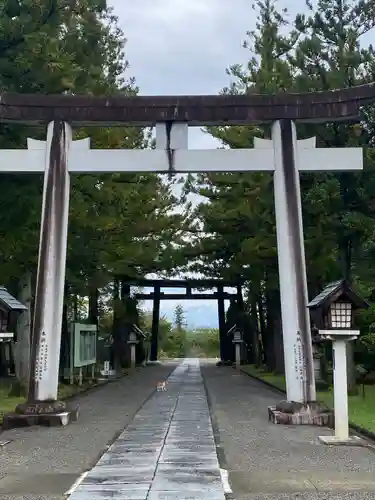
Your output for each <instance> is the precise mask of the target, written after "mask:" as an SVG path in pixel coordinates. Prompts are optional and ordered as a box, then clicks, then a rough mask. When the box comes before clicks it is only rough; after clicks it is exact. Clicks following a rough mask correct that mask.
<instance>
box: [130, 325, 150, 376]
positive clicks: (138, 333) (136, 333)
mask: <svg viewBox="0 0 375 500" xmlns="http://www.w3.org/2000/svg"><path fill="white" fill-rule="evenodd" d="M141 337H143V338H145V337H146V335H145V334H144V333H143V331H142V330H141V329H140V328H139V327H138V326H137V325H133V326H132V330H131V331H130V333H129V339H128V344H129V345H130V367H131V368H132V369H134V368H135V365H136V351H135V350H136V346H137V344H139V342H140V338H141Z"/></svg>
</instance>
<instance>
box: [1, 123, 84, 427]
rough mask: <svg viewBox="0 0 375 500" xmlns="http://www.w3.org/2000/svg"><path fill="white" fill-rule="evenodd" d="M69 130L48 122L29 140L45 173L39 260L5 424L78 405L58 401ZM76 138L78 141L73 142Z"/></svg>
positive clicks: (60, 417) (59, 414)
mask: <svg viewBox="0 0 375 500" xmlns="http://www.w3.org/2000/svg"><path fill="white" fill-rule="evenodd" d="M71 139H72V133H71V128H70V126H69V125H68V124H67V123H63V122H57V121H55V122H52V123H50V124H49V126H48V133H47V142H43V141H34V140H29V142H28V146H29V150H30V149H31V150H33V149H34V150H35V149H41V148H44V149H45V173H44V188H43V204H42V218H41V229H40V243H39V261H38V271H37V284H36V294H35V304H34V321H33V331H32V345H31V363H30V365H31V366H30V385H29V393H28V399H27V402H26V403H24V404H20V405H18V406H17V408H16V410H15V412H14V413H11V414H8V415H6V416H5V418H4V425H5V427H8V428H9V427H14V426H18V425H35V424H42V425H43V424H44V425H66V424H68V423H69V421H71V420H75V419H76V418H77V415H78V410H77V408H68V407H67V404H66V403H65V402H62V401H58V377H59V359H60V343H61V327H62V312H63V302H64V285H65V267H66V249H67V231H68V212H69V190H70V187H69V173H68V165H67V163H68V155H69V148H70V145H71ZM77 142H79V141H77Z"/></svg>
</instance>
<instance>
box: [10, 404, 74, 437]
mask: <svg viewBox="0 0 375 500" xmlns="http://www.w3.org/2000/svg"><path fill="white" fill-rule="evenodd" d="M78 414H79V409H78V405H73V404H69V403H67V402H65V401H39V402H35V403H21V404H19V405H17V407H16V409H15V411H14V412H12V413H8V414H6V415H4V418H3V425H2V428H3V430H8V429H14V428H17V427H31V426H33V425H40V426H44V427H65V426H66V425H68V424H70V423H71V422H76V421H77V419H78Z"/></svg>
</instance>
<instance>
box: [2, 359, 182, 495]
mask: <svg viewBox="0 0 375 500" xmlns="http://www.w3.org/2000/svg"><path fill="white" fill-rule="evenodd" d="M175 367H176V363H165V364H163V365H160V366H158V365H155V366H149V367H147V368H142V369H139V370H138V371H137V372H136V373H135V374H133V375H131V376H128V377H124V378H122V379H120V380H118V381H115V382H111V383H109V384H108V385H105V386H103V387H101V388H99V389H97V390H93V391H90V392H88V393H86V394H83V395H81V396H79V398H77V401H78V402H79V405H80V417H79V419H78V421H77V422H75V423H73V424H71V425H69V426H68V427H65V428H57V427H55V428H45V427H44V428H43V427H33V428H29V429H14V430H11V431H6V432H3V433H2V434H1V436H0V439H1V440H4V441H5V440H8V439H10V440H11V442H10V443H9V444H8V445H6V446H4V447H3V448H0V498H1V500H62V499H63V498H64V493H65V492H66V491H68V490H69V488H70V487H71V486H72V484H73V483H74V482H75V481H76V480H77V478H78V477H79V476H80V475H81V474H82V473H83V472H84V471H87V470H90V469H91V468H92V467H93V465H94V464H95V463H96V462H97V461H98V459H99V457H100V456H101V455H102V454H103V453H104V451H105V450H106V449H108V445H109V444H111V443H112V442H113V440H114V439H115V437H116V436H118V434H119V432H122V431H123V429H124V427H125V426H126V425H128V424H130V422H131V421H132V420H133V417H134V415H135V414H136V413H137V411H138V410H139V408H140V407H141V406H142V405H143V404H144V403H145V401H147V400H148V398H149V397H150V396H151V395H152V394H153V393H154V391H155V388H156V384H157V382H158V381H159V380H163V379H164V378H166V377H168V375H169V374H170V373H171V372H172V371H173V370H174V368H175Z"/></svg>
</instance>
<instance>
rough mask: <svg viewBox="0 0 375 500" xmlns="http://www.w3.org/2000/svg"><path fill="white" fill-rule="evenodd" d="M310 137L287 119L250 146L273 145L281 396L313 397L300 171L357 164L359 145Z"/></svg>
mask: <svg viewBox="0 0 375 500" xmlns="http://www.w3.org/2000/svg"><path fill="white" fill-rule="evenodd" d="M315 143H316V140H315V138H310V139H304V140H299V141H297V134H296V127H295V124H294V123H293V122H292V121H291V120H286V119H285V120H280V121H277V122H275V123H274V124H273V126H272V139H271V140H266V139H258V138H257V139H255V141H254V148H255V149H273V153H274V154H273V157H274V158H273V161H274V165H273V167H274V168H273V170H274V196H275V212H276V232H277V250H278V262H279V281H280V299H281V317H282V329H283V347H284V356H285V378H286V389H287V399H288V401H290V402H297V403H304V404H306V403H308V402H310V401H315V400H316V391H315V380H314V367H313V357H312V342H311V331H310V316H309V312H308V309H307V304H308V294H307V278H306V263H305V250H304V237H303V224H302V205H301V192H300V180H299V172H300V171H309V172H313V171H336V172H338V171H343V170H344V171H351V170H353V171H354V170H361V169H362V168H363V153H362V149H361V148H315Z"/></svg>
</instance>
